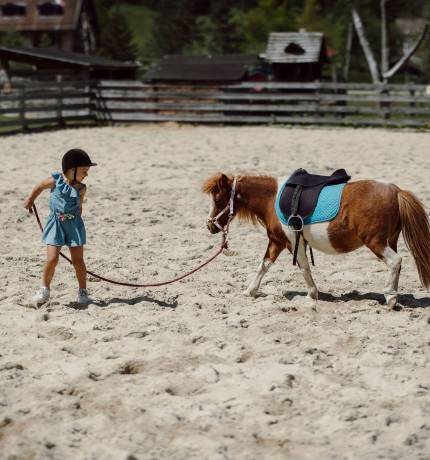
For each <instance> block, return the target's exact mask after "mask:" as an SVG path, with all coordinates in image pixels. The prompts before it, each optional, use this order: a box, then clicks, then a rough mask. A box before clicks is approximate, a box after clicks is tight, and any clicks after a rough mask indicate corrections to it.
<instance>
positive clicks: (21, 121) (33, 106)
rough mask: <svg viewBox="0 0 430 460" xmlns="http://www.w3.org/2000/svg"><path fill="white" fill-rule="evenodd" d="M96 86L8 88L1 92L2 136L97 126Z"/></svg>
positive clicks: (78, 83) (87, 83)
mask: <svg viewBox="0 0 430 460" xmlns="http://www.w3.org/2000/svg"><path fill="white" fill-rule="evenodd" d="M92 93H93V89H92V84H91V83H90V82H85V81H84V82H82V81H78V82H72V81H71V82H64V83H63V82H56V83H55V82H54V83H36V82H32V83H31V84H26V85H23V84H14V85H13V86H12V87H8V86H7V85H5V86H4V87H3V88H2V90H1V91H0V134H4V133H9V132H16V131H27V130H30V129H35V128H47V127H55V126H65V125H70V124H81V123H93V124H94V114H93V113H92V111H91V109H92V99H93V98H92Z"/></svg>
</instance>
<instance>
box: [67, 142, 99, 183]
mask: <svg viewBox="0 0 430 460" xmlns="http://www.w3.org/2000/svg"><path fill="white" fill-rule="evenodd" d="M61 166H62V168H63V174H66V172H67V171H68V170H69V169H72V168H75V175H74V179H73V182H76V171H77V168H78V167H79V166H97V163H93V162H92V161H91V159H90V157H89V156H88V153H87V152H84V151H83V150H81V149H71V150H68V151H67V152H66V153H65V154H64V155H63V159H62V160H61Z"/></svg>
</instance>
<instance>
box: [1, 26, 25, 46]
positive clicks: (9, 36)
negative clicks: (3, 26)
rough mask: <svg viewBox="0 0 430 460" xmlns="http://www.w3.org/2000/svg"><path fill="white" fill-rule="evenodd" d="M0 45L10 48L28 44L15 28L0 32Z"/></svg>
mask: <svg viewBox="0 0 430 460" xmlns="http://www.w3.org/2000/svg"><path fill="white" fill-rule="evenodd" d="M0 45H1V46H5V47H10V48H19V47H21V46H26V45H27V43H26V41H25V39H24V37H23V36H22V35H21V34H20V33H19V32H17V31H16V30H15V29H9V30H4V31H2V32H0Z"/></svg>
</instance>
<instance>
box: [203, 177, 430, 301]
mask: <svg viewBox="0 0 430 460" xmlns="http://www.w3.org/2000/svg"><path fill="white" fill-rule="evenodd" d="M232 183H233V178H232V177H229V176H227V175H225V174H222V173H220V174H217V175H214V176H212V177H210V178H209V179H207V180H206V182H205V183H204V185H203V188H202V190H203V192H205V193H208V194H211V195H212V209H211V211H210V215H209V217H210V218H212V217H214V216H216V215H217V214H218V213H219V212H220V210H222V209H223V208H224V207H225V206H226V205H227V203H228V200H229V199H230V193H231V188H232ZM279 186H280V183H278V181H277V180H276V179H275V178H274V177H270V176H239V177H238V178H237V189H236V193H235V200H234V205H235V215H237V216H238V217H239V218H242V219H246V220H248V221H250V222H252V223H254V224H255V223H257V222H259V223H261V224H262V225H263V226H264V227H265V228H266V231H267V236H268V239H269V242H268V246H267V249H266V252H265V255H264V257H263V260H262V262H261V263H260V265H259V267H258V271H257V274H256V276H255V278H254V280H253V281H252V282H251V283H250V285H249V286H248V288H247V289H246V291H245V294H247V295H250V296H256V295H257V294H258V290H259V288H260V283H261V281H262V279H263V277H264V275H265V274H266V273H267V271H268V270H269V268H270V265H272V264H273V263H274V262H275V261H276V259H277V258H278V256H279V254H280V253H281V252H282V251H283V250H284V249H285V248H287V249H288V250H289V251H290V252H291V241H294V233H293V232H292V231H291V230H290V229H289V228H288V227H286V226H284V225H282V224H281V222H280V221H279V219H278V217H277V215H276V212H275V200H276V195H277V192H278V189H279ZM226 222H227V218H226V216H221V218H220V220H219V224H220V225H221V226H224V225H225V224H226ZM208 228H209V230H210V231H211V232H212V233H217V232H218V231H219V229H218V228H216V227H215V226H214V225H213V223H212V222H211V221H210V220H208ZM401 232H403V236H404V239H405V242H406V245H407V247H408V248H409V250H410V252H411V253H412V255H413V257H414V259H415V263H416V265H417V269H418V274H419V277H420V280H421V283H422V285H423V286H424V287H425V288H427V289H428V288H429V286H430V225H429V220H428V217H427V214H426V212H425V210H424V208H423V206H422V204H421V203H420V201H419V200H418V199H417V198H416V197H415V195H413V194H412V193H411V192H408V191H405V190H401V189H400V188H399V187H397V186H396V185H393V184H386V183H382V182H377V181H373V180H361V181H356V182H349V183H347V184H346V185H345V188H344V191H343V195H342V200H341V205H340V209H339V213H338V214H337V216H336V217H335V218H334V219H333V220H331V221H330V222H324V223H318V224H312V225H305V226H304V230H303V233H304V237H305V238H306V240H307V241H308V243H309V244H310V245H311V246H312V247H313V248H314V249H317V250H319V251H321V252H324V253H326V254H344V253H347V252H351V251H354V250H356V249H358V248H360V247H361V246H363V245H365V246H367V247H368V248H369V249H370V250H371V251H372V252H373V253H374V254H375V255H376V256H377V257H378V258H379V259H381V260H383V261H384V262H385V263H386V264H387V267H388V269H389V277H388V280H387V284H386V286H385V288H384V294H385V297H386V300H387V303H388V305H389V306H390V307H394V306H395V305H396V303H397V291H398V284H399V275H400V268H401V262H402V258H401V257H400V256H399V255H398V254H397V241H398V238H399V235H400V233H401ZM298 263H299V267H300V269H301V271H302V273H303V276H304V279H305V282H306V286H307V290H308V296H309V297H310V298H312V299H315V300H316V299H317V296H318V291H317V287H316V285H315V282H314V280H313V278H312V274H311V269H310V266H309V262H308V259H307V256H306V251H305V247H304V244H303V242H301V244H300V246H299V251H298Z"/></svg>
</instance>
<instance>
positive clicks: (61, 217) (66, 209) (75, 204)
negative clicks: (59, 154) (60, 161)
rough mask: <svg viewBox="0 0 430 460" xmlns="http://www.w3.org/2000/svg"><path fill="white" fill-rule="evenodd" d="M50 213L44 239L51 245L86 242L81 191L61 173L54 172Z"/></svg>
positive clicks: (73, 244) (82, 243) (80, 244)
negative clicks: (81, 207)
mask: <svg viewBox="0 0 430 460" xmlns="http://www.w3.org/2000/svg"><path fill="white" fill-rule="evenodd" d="M52 177H53V178H54V180H55V186H54V187H53V188H52V189H51V197H50V200H49V208H50V210H51V213H50V214H49V217H48V221H47V222H46V225H45V229H44V231H43V234H42V241H43V242H44V243H45V244H49V245H51V246H64V245H66V246H71V247H74V246H83V245H84V244H85V243H86V232H85V225H84V221H83V220H82V217H81V213H80V195H79V191H78V190H76V189H75V188H74V187H72V186H70V185H69V184H68V183H67V182H65V180H64V177H63V175H62V174H60V173H53V174H52Z"/></svg>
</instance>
